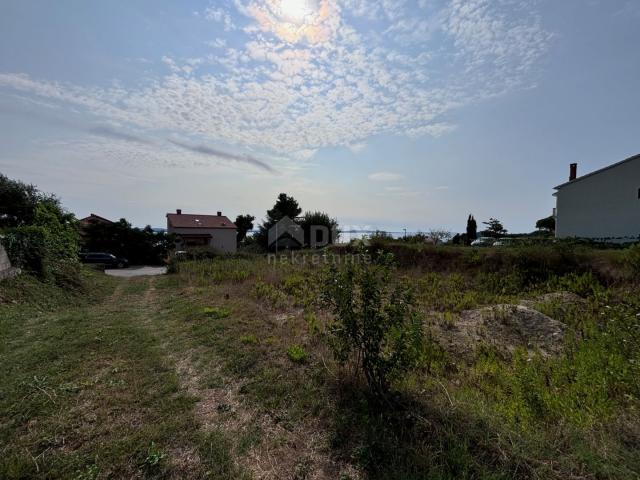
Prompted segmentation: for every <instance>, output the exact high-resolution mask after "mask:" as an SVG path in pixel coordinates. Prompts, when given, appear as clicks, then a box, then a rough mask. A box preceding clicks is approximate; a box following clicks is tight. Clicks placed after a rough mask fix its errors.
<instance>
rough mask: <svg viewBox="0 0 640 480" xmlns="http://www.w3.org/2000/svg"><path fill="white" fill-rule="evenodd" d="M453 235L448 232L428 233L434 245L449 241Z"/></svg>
mask: <svg viewBox="0 0 640 480" xmlns="http://www.w3.org/2000/svg"><path fill="white" fill-rule="evenodd" d="M451 237H452V234H451V232H450V231H448V230H438V229H432V230H429V231H428V232H427V238H429V239H431V241H432V242H433V244H434V245H438V244H439V243H443V242H446V241H448V240H449V239H450V238H451Z"/></svg>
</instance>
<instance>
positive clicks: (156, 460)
mask: <svg viewBox="0 0 640 480" xmlns="http://www.w3.org/2000/svg"><path fill="white" fill-rule="evenodd" d="M165 458H167V454H166V453H164V452H163V451H162V450H160V449H159V448H158V446H157V445H156V444H155V443H154V442H151V445H149V448H148V450H147V456H146V457H145V459H144V461H143V465H144V466H145V467H146V468H148V469H149V470H154V469H156V468H157V467H158V466H159V465H160V464H161V463H162V462H163V461H164V459H165Z"/></svg>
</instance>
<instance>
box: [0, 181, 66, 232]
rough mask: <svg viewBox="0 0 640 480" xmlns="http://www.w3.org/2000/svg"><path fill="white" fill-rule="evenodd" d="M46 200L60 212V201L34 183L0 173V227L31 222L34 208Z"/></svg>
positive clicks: (34, 212) (18, 225)
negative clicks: (13, 178) (41, 190)
mask: <svg viewBox="0 0 640 480" xmlns="http://www.w3.org/2000/svg"><path fill="white" fill-rule="evenodd" d="M43 202H47V203H49V204H50V205H51V206H52V207H56V208H57V210H58V214H60V215H61V214H62V208H61V207H60V202H59V201H58V200H57V199H56V198H55V197H54V196H52V195H46V194H44V193H42V192H40V191H39V190H38V189H37V188H36V187H35V186H34V185H28V184H26V183H23V182H20V181H18V180H11V179H10V178H8V177H6V176H4V175H2V174H0V228H11V227H21V226H24V225H31V224H33V220H34V218H35V216H36V208H37V207H38V205H39V204H41V203H43Z"/></svg>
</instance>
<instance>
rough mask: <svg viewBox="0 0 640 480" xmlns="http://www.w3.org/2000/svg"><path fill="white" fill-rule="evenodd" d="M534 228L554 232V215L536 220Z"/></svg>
mask: <svg viewBox="0 0 640 480" xmlns="http://www.w3.org/2000/svg"><path fill="white" fill-rule="evenodd" d="M536 228H537V229H538V230H544V231H547V232H555V231H556V217H554V216H553V215H551V216H549V217H545V218H541V219H540V220H538V221H537V222H536Z"/></svg>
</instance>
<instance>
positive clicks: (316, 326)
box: [304, 312, 322, 335]
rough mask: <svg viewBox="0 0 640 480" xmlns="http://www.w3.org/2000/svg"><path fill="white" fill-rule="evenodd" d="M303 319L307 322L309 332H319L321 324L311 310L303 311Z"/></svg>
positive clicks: (312, 333) (313, 333)
mask: <svg viewBox="0 0 640 480" xmlns="http://www.w3.org/2000/svg"><path fill="white" fill-rule="evenodd" d="M304 321H305V323H306V324H307V328H308V329H309V333H310V334H311V335H315V334H318V333H320V331H321V329H322V325H321V324H320V321H319V320H318V317H317V316H316V314H315V313H313V312H307V313H305V315H304Z"/></svg>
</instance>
